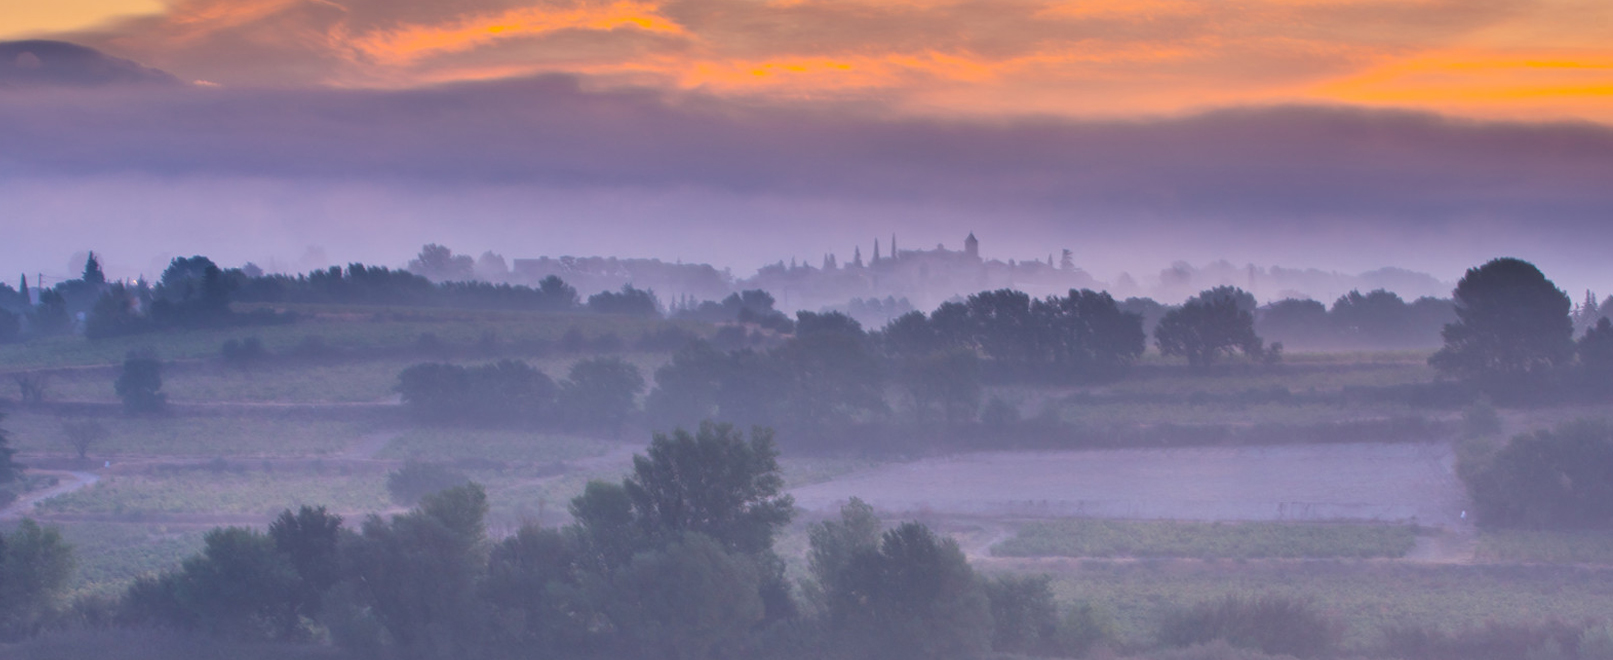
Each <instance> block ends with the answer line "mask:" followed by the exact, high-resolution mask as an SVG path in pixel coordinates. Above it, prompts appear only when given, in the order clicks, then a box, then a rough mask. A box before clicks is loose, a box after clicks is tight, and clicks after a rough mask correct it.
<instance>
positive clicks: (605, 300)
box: [588, 284, 661, 316]
mask: <svg viewBox="0 0 1613 660" xmlns="http://www.w3.org/2000/svg"><path fill="white" fill-rule="evenodd" d="M588 311H590V312H594V313H596V314H623V315H628V316H660V315H661V301H660V300H657V299H656V297H655V292H654V291H650V290H648V289H635V288H633V285H631V284H623V285H622V290H621V291H619V292H612V291H601V292H599V293H596V294H594V295H591V296H588Z"/></svg>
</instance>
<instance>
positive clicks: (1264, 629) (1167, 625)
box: [1160, 595, 1343, 658]
mask: <svg viewBox="0 0 1613 660" xmlns="http://www.w3.org/2000/svg"><path fill="white" fill-rule="evenodd" d="M1342 633H1343V631H1342V629H1341V627H1340V626H1339V625H1338V624H1337V623H1335V622H1334V621H1333V620H1332V619H1330V618H1328V617H1327V616H1325V615H1323V614H1322V613H1321V612H1318V611H1316V609H1315V608H1314V607H1312V606H1311V605H1310V603H1307V602H1305V601H1302V600H1297V599H1294V598H1287V597H1283V596H1273V595H1267V596H1258V597H1253V598H1249V597H1239V596H1227V597H1225V598H1222V599H1220V600H1214V601H1208V602H1204V603H1200V604H1198V605H1195V606H1193V607H1190V608H1186V609H1182V610H1178V611H1175V612H1172V613H1170V614H1169V615H1167V616H1166V617H1165V621H1164V623H1163V624H1162V625H1161V627H1160V640H1161V641H1163V642H1164V643H1165V644H1167V645H1170V646H1191V645H1194V644H1204V643H1207V642H1213V641H1216V640H1224V641H1226V642H1227V643H1228V644H1231V645H1233V646H1237V647H1241V648H1248V649H1255V650H1258V651H1261V652H1263V653H1272V654H1287V655H1292V656H1296V657H1301V658H1313V657H1317V656H1321V655H1326V654H1327V653H1329V652H1331V651H1332V650H1333V649H1334V648H1335V647H1337V646H1338V644H1339V640H1340V637H1341V636H1342Z"/></svg>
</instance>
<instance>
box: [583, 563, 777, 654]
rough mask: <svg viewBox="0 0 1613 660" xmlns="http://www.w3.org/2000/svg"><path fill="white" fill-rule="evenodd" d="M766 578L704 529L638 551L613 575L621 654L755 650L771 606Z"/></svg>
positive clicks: (612, 608) (611, 609)
mask: <svg viewBox="0 0 1613 660" xmlns="http://www.w3.org/2000/svg"><path fill="white" fill-rule="evenodd" d="M762 580H763V575H762V573H761V571H759V570H758V567H757V566H756V563H755V560H754V558H752V557H749V556H745V555H736V554H730V553H729V552H727V551H725V550H724V548H723V545H722V544H721V543H719V542H718V541H716V540H714V539H712V538H710V537H708V536H705V535H703V534H699V533H687V534H683V535H682V536H681V537H679V538H677V539H676V540H673V541H672V542H671V543H668V544H666V545H665V546H663V547H661V548H658V549H655V550H652V551H649V552H643V553H640V554H638V555H636V556H634V557H633V561H632V562H631V563H630V564H629V565H628V566H627V567H626V569H624V570H623V571H621V573H619V574H618V575H617V576H616V578H615V579H614V580H613V581H612V597H611V598H610V599H609V601H608V605H607V611H608V613H609V615H610V618H611V621H612V622H613V624H614V628H615V630H616V631H617V642H618V644H619V647H618V651H619V652H620V655H619V656H618V657H632V658H645V659H646V660H650V659H662V658H664V659H666V660H703V659H706V658H710V659H713V660H722V659H725V658H732V659H735V660H738V659H740V658H749V657H751V654H750V653H747V642H748V641H749V638H750V633H751V631H752V629H754V628H755V627H757V625H758V624H759V623H761V622H762V620H763V617H764V616H765V614H766V607H765V604H764V603H763V601H762V596H761V588H762Z"/></svg>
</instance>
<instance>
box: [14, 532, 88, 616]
mask: <svg viewBox="0 0 1613 660" xmlns="http://www.w3.org/2000/svg"><path fill="white" fill-rule="evenodd" d="M74 563H75V562H74V558H73V548H72V546H70V545H68V544H67V542H66V541H64V540H62V535H61V532H60V531H59V530H57V529H56V528H55V527H41V526H40V525H39V524H38V523H36V522H34V521H33V520H30V519H27V518H24V519H23V520H22V522H20V523H18V524H17V528H16V529H15V530H13V531H12V532H11V533H10V534H0V638H7V639H15V638H17V637H20V636H24V635H28V634H31V633H33V632H35V631H36V630H37V628H38V627H39V625H40V624H41V623H42V622H43V620H44V619H45V617H46V616H47V615H48V614H49V613H50V612H51V611H52V610H54V609H56V606H57V605H58V604H59V602H58V601H59V600H60V598H61V596H62V592H63V590H64V588H65V587H66V586H67V580H68V578H69V577H71V576H72V574H73V565H74Z"/></svg>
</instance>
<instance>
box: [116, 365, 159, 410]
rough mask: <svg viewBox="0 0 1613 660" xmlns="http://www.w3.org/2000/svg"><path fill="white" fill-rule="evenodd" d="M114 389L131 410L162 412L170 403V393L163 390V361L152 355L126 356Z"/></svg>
mask: <svg viewBox="0 0 1613 660" xmlns="http://www.w3.org/2000/svg"><path fill="white" fill-rule="evenodd" d="M113 389H114V390H115V391H116V392H117V394H118V398H119V399H122V400H123V407H124V408H125V409H126V410H128V411H129V412H138V413H152V412H161V411H162V410H163V408H165V407H167V405H168V395H167V394H164V393H163V392H162V362H160V361H158V360H157V358H156V357H154V356H151V355H143V354H131V355H130V356H129V357H127V358H125V359H124V360H123V368H122V369H121V370H119V371H118V379H117V381H116V382H114V383H113Z"/></svg>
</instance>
